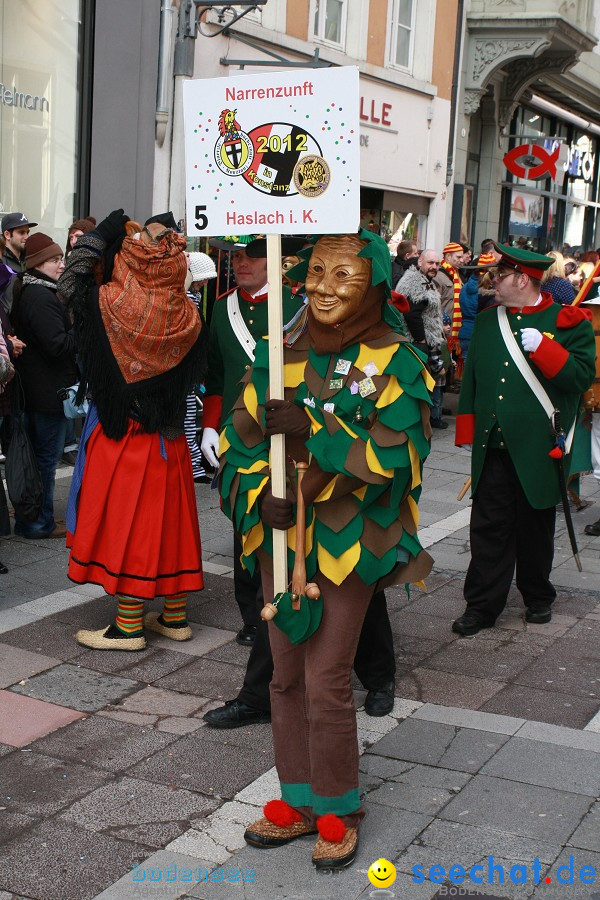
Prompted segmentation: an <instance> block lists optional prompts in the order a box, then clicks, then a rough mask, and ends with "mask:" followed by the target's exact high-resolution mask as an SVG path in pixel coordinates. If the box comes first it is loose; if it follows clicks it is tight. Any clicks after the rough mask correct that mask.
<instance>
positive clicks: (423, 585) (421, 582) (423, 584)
mask: <svg viewBox="0 0 600 900" xmlns="http://www.w3.org/2000/svg"><path fill="white" fill-rule="evenodd" d="M415 587H420V588H422V589H423V590H424V591H426V590H427V585H426V584H425V582H424V581H423V580H421V581H415Z"/></svg>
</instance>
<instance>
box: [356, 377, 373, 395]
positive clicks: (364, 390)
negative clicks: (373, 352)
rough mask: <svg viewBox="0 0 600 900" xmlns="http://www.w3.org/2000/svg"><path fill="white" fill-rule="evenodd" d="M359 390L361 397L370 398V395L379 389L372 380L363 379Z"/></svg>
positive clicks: (359, 383) (359, 384)
mask: <svg viewBox="0 0 600 900" xmlns="http://www.w3.org/2000/svg"><path fill="white" fill-rule="evenodd" d="M358 390H359V393H360V396H361V397H368V396H369V394H374V393H375V392H376V390H377V388H376V387H375V384H374V383H373V379H372V378H363V380H362V381H359V382H358Z"/></svg>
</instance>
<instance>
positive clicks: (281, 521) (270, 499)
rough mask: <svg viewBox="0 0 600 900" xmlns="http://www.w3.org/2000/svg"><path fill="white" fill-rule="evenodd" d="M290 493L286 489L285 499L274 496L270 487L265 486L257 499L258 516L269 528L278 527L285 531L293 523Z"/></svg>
mask: <svg viewBox="0 0 600 900" xmlns="http://www.w3.org/2000/svg"><path fill="white" fill-rule="evenodd" d="M292 499H293V498H292V493H291V491H288V495H287V497H286V498H285V500H284V499H283V498H282V497H274V496H273V494H272V493H271V488H270V487H269V488H267V490H266V492H265V493H264V494H263V495H262V497H261V499H260V500H259V504H260V517H261V519H262V520H263V522H264V523H265V525H269V526H270V527H271V528H279V529H280V530H281V531H287V529H288V528H291V526H292V525H293V519H292Z"/></svg>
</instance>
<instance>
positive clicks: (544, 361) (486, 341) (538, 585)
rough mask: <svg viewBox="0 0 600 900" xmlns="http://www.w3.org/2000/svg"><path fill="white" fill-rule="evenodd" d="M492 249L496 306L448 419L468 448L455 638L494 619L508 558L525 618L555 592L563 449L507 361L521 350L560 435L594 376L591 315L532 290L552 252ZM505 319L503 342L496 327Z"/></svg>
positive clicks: (546, 613) (506, 583)
mask: <svg viewBox="0 0 600 900" xmlns="http://www.w3.org/2000/svg"><path fill="white" fill-rule="evenodd" d="M497 249H498V251H499V252H500V253H501V254H502V259H501V260H500V263H499V266H498V270H497V273H496V275H495V277H494V286H495V289H496V297H497V302H498V306H493V307H490V308H489V309H486V310H483V311H482V313H481V314H480V315H479V316H477V319H476V321H475V330H474V332H473V338H472V341H471V345H470V347H469V356H468V359H467V364H466V367H465V373H464V377H463V383H462V390H461V395H460V400H459V406H458V416H457V420H456V444H457V445H458V446H465V445H472V449H473V455H472V466H471V473H472V475H471V477H472V493H473V508H472V511H471V527H470V540H471V563H470V565H469V569H468V572H467V576H466V579H465V588H464V596H465V600H466V603H467V608H466V611H465V613H464V614H463V615H462V616H460V617H459V618H458V619H457V620H456V621H455V622H454V623H453V625H452V630H453V631H455V632H457V633H458V634H461V635H471V634H476V633H477V632H478V631H480V630H481V629H482V628H491V627H492V626H493V624H494V622H495V621H496V619H497V617H498V616H499V615H500V613H501V612H502V610H503V609H504V606H505V604H506V599H507V596H508V592H509V590H510V585H511V581H512V577H513V573H514V571H515V565H516V583H517V587H518V589H519V590H520V592H521V594H522V595H523V600H524V602H525V606H526V612H525V619H526V621H527V622H530V623H537V624H543V623H546V622H549V621H550V619H551V616H552V613H551V605H552V603H553V601H554V599H555V597H556V590H555V588H554V586H553V585H552V583H551V582H550V572H551V569H552V560H553V555H554V527H555V512H556V510H555V507H556V504H557V503H558V502H559V500H560V499H561V488H560V480H559V479H560V477H561V473H560V468H559V465H558V462H557V456H558V455H562V453H561V450H560V448H559V447H558V446H556V443H557V442H556V437H555V435H554V433H553V429H552V427H551V423H550V420H549V417H548V414H547V412H545V411H544V407H543V406H542V404H541V402H540V400H539V399H538V397H537V396H536V394H535V393H534V391H533V389H532V387H531V386H530V382H531V378H529V382H528V380H526V378H525V377H524V375H523V374H522V372H521V371H520V370H519V367H518V365H517V363H516V362H515V358H517V359H520V358H521V356H522V358H523V361H524V362H525V366H526V371H531V372H532V373H533V375H534V376H535V378H536V379H537V381H538V382H539V383H540V384H541V386H542V388H543V389H544V390H545V392H546V394H547V395H548V397H549V399H550V401H551V404H552V406H553V407H554V409H555V410H559V411H560V417H561V424H562V427H563V429H564V431H565V432H566V433H567V434H568V432H569V430H570V428H571V425H572V424H573V422H574V421H575V416H576V413H577V408H578V404H579V398H580V396H581V394H582V393H583V392H584V391H585V390H587V388H588V387H589V385H590V384H591V382H592V380H593V378H594V374H595V365H594V357H595V347H594V335H593V329H592V325H591V321H590V320H589V317H588V316H589V314H588V313H586V312H585V311H584V310H581V309H579V308H577V307H572V306H567V307H565V306H558V305H557V304H555V303H554V302H553V301H552V298H551V297H550V295H549V294H540V279H541V275H542V273H543V272H544V271H545V270H546V269H547V268H548V267H549V266H550V265H551V264H552V259H551V258H550V257H547V256H542V255H541V254H538V253H532V252H531V251H528V250H520V249H516V248H514V247H507V246H504V245H503V244H498V245H497ZM504 316H506V321H507V323H508V328H507V331H508V335H507V340H508V343H507V342H506V341H505V337H504V336H503V334H502V331H501V321H502V318H503V317H504ZM515 341H516V343H515ZM511 344H512V347H513V353H515V358H513V356H512V355H511V352H510V350H509V346H510V345H511ZM567 444H568V441H567ZM569 449H570V447H569V446H568V445H567V447H566V448H565V450H566V453H567V454H568V452H569ZM566 466H567V467H568V460H567V461H566Z"/></svg>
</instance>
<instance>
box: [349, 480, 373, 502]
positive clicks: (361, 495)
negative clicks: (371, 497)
mask: <svg viewBox="0 0 600 900" xmlns="http://www.w3.org/2000/svg"><path fill="white" fill-rule="evenodd" d="M368 486H369V485H368V484H363V486H362V487H359V488H356V490H355V491H352V493H353V494H354V496H355V497H358V499H359V500H364V499H365V494H366V493H367V488H368Z"/></svg>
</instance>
